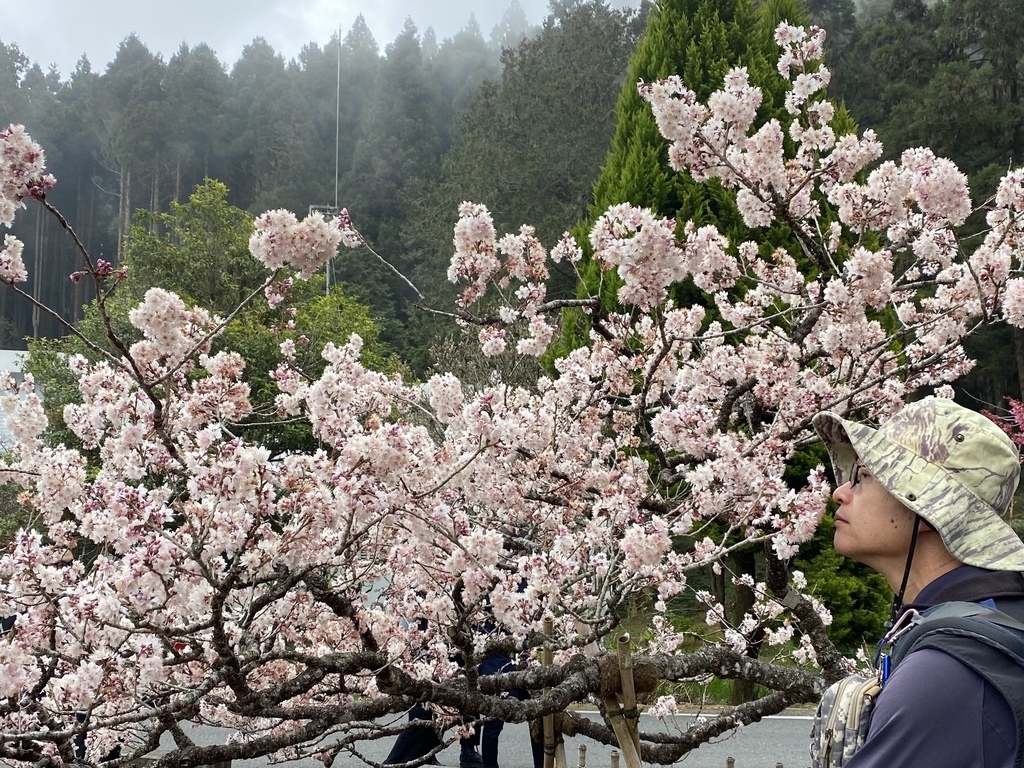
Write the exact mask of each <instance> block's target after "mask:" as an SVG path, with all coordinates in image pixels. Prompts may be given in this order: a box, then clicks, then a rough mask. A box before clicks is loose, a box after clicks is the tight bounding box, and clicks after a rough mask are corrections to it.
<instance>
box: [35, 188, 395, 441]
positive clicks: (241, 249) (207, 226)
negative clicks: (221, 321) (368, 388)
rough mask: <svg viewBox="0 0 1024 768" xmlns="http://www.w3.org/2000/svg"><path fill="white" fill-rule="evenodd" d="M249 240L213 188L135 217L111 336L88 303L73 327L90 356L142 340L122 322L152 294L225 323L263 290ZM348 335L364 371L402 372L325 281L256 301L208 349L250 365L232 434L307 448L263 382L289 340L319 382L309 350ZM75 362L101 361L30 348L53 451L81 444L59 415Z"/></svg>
mask: <svg viewBox="0 0 1024 768" xmlns="http://www.w3.org/2000/svg"><path fill="white" fill-rule="evenodd" d="M251 232H252V220H251V217H250V215H249V214H248V213H246V212H245V211H242V210H240V209H238V208H235V207H233V206H231V205H229V204H228V203H227V188H226V187H225V186H224V184H222V183H220V182H218V181H214V180H210V179H208V180H207V181H206V182H204V183H203V184H202V185H200V186H199V187H197V188H196V190H195V192H194V193H193V194H192V196H191V197H190V198H189V199H188V201H187V202H185V203H180V204H179V203H172V205H171V209H170V211H169V212H168V213H166V214H153V213H151V212H148V211H141V212H139V214H138V216H137V218H136V224H135V226H134V227H133V228H132V231H131V234H130V236H129V238H128V240H127V242H126V247H125V266H126V268H127V271H128V277H127V279H126V280H124V281H122V282H121V283H120V284H118V285H116V287H115V288H113V290H112V291H111V292H110V293H109V294H108V295H106V296H105V299H104V301H105V304H106V309H107V312H108V315H109V318H110V320H109V328H108V326H107V321H105V320H104V318H103V313H102V312H101V311H100V308H99V305H98V303H97V302H95V301H94V302H93V303H92V304H90V305H89V306H88V307H87V308H86V311H85V315H84V317H83V319H82V320H81V321H80V322H79V323H78V325H77V329H78V331H79V333H81V334H82V336H84V337H85V339H88V340H89V341H90V342H91V343H92V344H93V345H95V347H97V348H99V349H101V350H105V351H106V352H107V353H109V354H112V355H115V356H117V355H118V352H117V349H116V348H115V346H114V345H113V344H112V343H111V342H110V339H109V335H110V333H109V332H113V333H114V334H115V335H116V336H117V337H118V338H120V339H121V340H122V341H123V342H124V343H126V344H129V345H130V344H132V343H133V342H135V341H137V340H138V339H139V338H140V334H139V331H138V330H136V329H135V328H134V327H133V326H132V325H131V323H130V322H129V320H128V313H129V311H130V310H131V309H132V308H133V307H134V306H135V305H137V304H138V302H139V301H140V300H141V299H142V297H143V296H144V294H145V292H146V291H147V290H148V289H149V288H150V287H153V286H158V287H161V288H164V289H166V290H169V291H172V292H174V293H177V294H178V295H180V296H181V297H182V298H183V299H185V301H186V304H189V305H199V306H203V307H205V308H206V309H208V310H210V311H211V312H213V313H215V314H218V315H220V316H222V317H226V316H228V315H229V314H230V313H231V312H232V311H233V310H235V308H236V307H237V306H238V304H239V303H240V302H242V300H243V299H245V298H246V297H247V296H249V295H251V294H252V293H253V292H254V291H257V290H259V289H260V287H261V286H262V284H263V281H264V279H265V276H266V273H265V271H264V269H263V267H262V266H261V265H260V264H259V263H258V262H256V260H255V259H253V258H252V256H251V255H250V253H249V247H248V242H249V236H250V234H251ZM352 334H358V335H359V336H360V337H361V338H362V340H363V353H362V360H363V362H364V364H366V365H367V366H369V367H371V368H374V369H376V370H382V371H389V372H398V371H401V370H403V366H402V364H401V362H400V361H399V360H398V358H397V357H395V355H394V354H393V353H392V352H391V351H390V349H389V348H388V347H387V346H386V345H384V344H383V343H382V342H381V341H380V329H379V325H378V324H377V322H376V321H375V320H374V319H373V318H372V317H371V316H370V314H369V311H368V310H367V308H366V307H365V306H364V305H362V304H360V303H359V302H357V301H356V300H355V299H354V298H352V297H351V296H350V295H348V294H346V293H345V291H344V290H343V289H342V287H341V286H338V285H335V286H333V287H332V290H331V291H330V292H329V293H328V292H326V291H325V281H324V278H323V276H316V277H314V278H313V279H311V280H307V281H297V282H296V283H295V285H294V286H293V288H292V290H291V292H290V295H289V298H288V301H287V302H286V303H285V304H282V305H281V306H279V307H277V308H275V309H270V308H269V307H268V305H267V303H266V302H265V301H263V300H262V297H259V298H257V299H256V300H255V301H253V302H251V303H250V304H249V305H248V306H247V307H246V308H245V309H243V310H242V311H241V312H240V313H238V314H237V315H236V316H235V317H234V318H233V319H232V320H231V322H230V323H228V325H227V326H226V327H225V328H224V331H223V333H222V334H221V336H220V337H219V338H218V339H216V340H215V342H214V350H215V351H217V350H220V349H231V350H235V351H237V352H239V353H240V354H241V355H242V357H243V358H245V360H246V382H247V383H248V385H249V387H250V392H251V400H252V402H253V407H254V410H255V413H254V415H253V416H252V418H250V419H249V420H247V422H246V423H245V424H240V425H238V428H239V429H240V430H248V431H249V432H250V433H254V434H252V436H253V438H254V439H258V440H261V441H263V442H264V444H266V445H267V446H269V447H270V448H272V449H273V450H276V451H286V450H304V449H308V448H309V447H310V444H311V440H312V437H311V434H310V432H309V428H308V424H307V425H306V427H304V428H300V427H295V426H290V425H288V424H286V425H284V426H283V427H281V426H280V425H279V424H277V423H276V419H275V417H274V413H275V410H274V405H273V398H274V394H275V393H276V387H275V386H274V384H273V382H272V380H271V378H270V375H269V374H270V372H271V371H273V370H274V369H275V368H276V367H277V365H278V364H279V363H280V362H281V359H282V357H281V351H280V346H281V343H282V342H283V341H285V340H291V341H293V342H294V343H295V345H296V358H297V362H298V364H299V365H300V366H301V367H302V368H303V369H304V370H305V371H306V372H307V373H308V374H309V375H311V376H316V375H318V374H319V373H320V372H322V370H323V367H324V365H325V361H324V360H323V359H321V358H320V357H319V355H318V354H316V353H315V351H316V350H319V349H322V348H323V345H324V344H326V343H327V342H333V343H335V344H344V343H346V342H348V341H349V339H350V337H351V336H352ZM71 354H80V355H84V356H85V357H87V358H88V359H90V360H97V359H99V358H100V357H101V353H99V352H98V351H97V350H96V349H94V348H93V347H91V346H90V345H89V344H87V343H86V342H84V341H83V340H82V339H80V338H78V337H76V336H68V337H65V338H63V339H60V340H45V339H44V340H39V341H36V342H33V343H32V344H31V347H30V355H29V358H28V362H27V365H26V370H27V371H29V372H31V373H32V374H33V375H34V376H35V377H36V380H37V382H38V383H39V384H40V385H41V386H42V387H43V389H44V392H45V397H44V406H45V408H46V411H47V417H48V419H49V423H50V427H49V430H48V439H49V440H51V441H53V442H54V443H61V442H63V443H66V444H76V443H77V442H78V441H77V439H76V438H75V436H74V435H73V434H72V433H71V432H70V431H69V430H68V429H67V428H66V426H65V425H64V421H63V415H62V414H63V409H64V405H65V404H67V403H70V402H75V401H76V400H77V397H78V393H77V387H76V379H75V377H74V376H73V375H72V374H71V372H70V371H69V370H68V366H67V356H68V355H71Z"/></svg>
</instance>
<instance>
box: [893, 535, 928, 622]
mask: <svg viewBox="0 0 1024 768" xmlns="http://www.w3.org/2000/svg"><path fill="white" fill-rule="evenodd" d="M920 530H921V516H920V515H914V532H913V533H912V534H911V535H910V549H909V550H908V551H907V565H906V567H904V569H903V582H902V583H901V584H900V591H899V592H897V593H896V596H895V597H894V598H893V599H892V613H891V614H890V616H889V621H887V622H886V623H885V628H886V629H891V628H892V626H893V624H894V623H895V622H896V618H897V617H898V616H899V615H900V611H902V610H903V594H904V593H905V592H906V591H907V581H909V580H910V567H911V566H912V565H913V563H914V549H916V548H917V534H918V531H920Z"/></svg>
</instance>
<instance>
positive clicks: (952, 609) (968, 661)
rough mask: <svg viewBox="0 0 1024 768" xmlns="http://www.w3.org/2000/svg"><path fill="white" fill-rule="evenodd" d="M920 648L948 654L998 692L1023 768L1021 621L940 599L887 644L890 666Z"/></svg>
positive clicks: (1023, 649)
mask: <svg viewBox="0 0 1024 768" xmlns="http://www.w3.org/2000/svg"><path fill="white" fill-rule="evenodd" d="M922 648H932V649H935V650H938V651H942V652H943V653H946V654H948V655H950V656H952V657H953V658H955V659H956V660H957V661H959V662H961V663H962V664H965V665H966V666H968V667H969V668H971V669H972V670H974V671H975V672H976V673H977V674H979V675H981V677H983V678H984V679H985V680H987V681H988V682H989V683H990V684H991V685H992V686H993V687H994V688H995V689H996V690H997V691H999V693H1000V694H1002V696H1003V698H1004V699H1006V701H1007V703H1008V704H1009V705H1010V708H1011V709H1012V710H1013V717H1014V720H1015V721H1016V725H1017V757H1016V762H1015V765H1017V766H1022V767H1024V622H1020V621H1018V620H1017V619H1015V618H1013V617H1012V616H1009V615H1007V614H1005V613H1003V612H1001V611H997V610H995V609H994V608H987V607H985V606H983V605H978V604H977V603H966V602H950V603H942V604H940V605H937V606H935V607H934V608H929V609H928V610H927V611H925V612H924V613H922V614H920V616H918V617H916V618H915V619H914V622H913V627H912V629H910V630H909V631H908V632H907V633H906V634H905V635H904V636H903V637H901V638H900V639H899V641H898V642H897V643H896V645H895V647H894V648H893V652H892V664H893V666H894V667H895V666H897V665H898V664H899V663H900V661H901V660H902V659H904V658H905V657H906V656H907V655H908V654H910V653H913V652H914V651H916V650H920V649H922Z"/></svg>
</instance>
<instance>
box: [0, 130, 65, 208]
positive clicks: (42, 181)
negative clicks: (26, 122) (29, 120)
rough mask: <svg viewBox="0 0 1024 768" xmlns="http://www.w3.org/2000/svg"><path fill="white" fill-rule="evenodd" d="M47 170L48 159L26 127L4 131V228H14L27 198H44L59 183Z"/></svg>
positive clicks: (0, 203) (0, 139) (0, 159)
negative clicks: (18, 211) (17, 213)
mask: <svg viewBox="0 0 1024 768" xmlns="http://www.w3.org/2000/svg"><path fill="white" fill-rule="evenodd" d="M45 170H46V155H45V153H44V152H43V150H42V148H41V147H40V146H39V145H38V144H36V143H35V142H34V141H32V138H31V137H30V136H29V135H28V134H27V133H26V132H25V126H23V125H10V126H8V127H7V128H4V129H3V130H2V131H0V224H2V225H3V226H5V227H9V226H11V224H12V223H13V222H14V214H15V213H16V211H17V210H18V208H20V207H24V203H23V202H22V201H23V200H24V199H25V198H26V197H37V198H43V197H45V196H46V193H47V192H49V191H50V190H51V189H52V188H53V185H54V183H55V179H54V178H53V176H51V175H50V174H47V173H44V171H45Z"/></svg>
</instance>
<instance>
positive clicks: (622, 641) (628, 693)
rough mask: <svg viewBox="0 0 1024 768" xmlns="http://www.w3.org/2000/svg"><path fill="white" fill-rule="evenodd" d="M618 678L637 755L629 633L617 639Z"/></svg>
mask: <svg viewBox="0 0 1024 768" xmlns="http://www.w3.org/2000/svg"><path fill="white" fill-rule="evenodd" d="M618 650H619V677H620V678H621V679H622V709H623V715H624V716H625V719H626V726H627V727H628V728H629V733H630V736H631V737H632V739H633V745H634V746H635V747H636V751H637V754H639V752H640V732H639V730H638V728H637V720H638V719H639V717H638V714H637V711H636V686H635V685H634V684H633V654H632V652H631V651H630V647H629V633H628V632H627V633H626V634H624V635H622V637H620V638H619V649H618Z"/></svg>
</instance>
